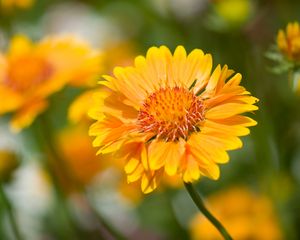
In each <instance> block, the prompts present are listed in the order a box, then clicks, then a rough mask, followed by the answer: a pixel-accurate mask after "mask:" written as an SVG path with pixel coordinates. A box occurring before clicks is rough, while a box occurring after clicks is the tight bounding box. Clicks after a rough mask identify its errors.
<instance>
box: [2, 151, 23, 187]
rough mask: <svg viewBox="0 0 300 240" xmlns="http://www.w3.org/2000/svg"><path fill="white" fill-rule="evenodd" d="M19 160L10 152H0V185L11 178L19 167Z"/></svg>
mask: <svg viewBox="0 0 300 240" xmlns="http://www.w3.org/2000/svg"><path fill="white" fill-rule="evenodd" d="M18 165H19V160H18V158H17V156H16V154H15V153H14V152H12V151H9V150H2V149H1V150H0V183H1V182H2V181H6V180H8V179H9V178H10V176H11V174H12V173H13V171H14V170H15V169H16V168H17V167H18Z"/></svg>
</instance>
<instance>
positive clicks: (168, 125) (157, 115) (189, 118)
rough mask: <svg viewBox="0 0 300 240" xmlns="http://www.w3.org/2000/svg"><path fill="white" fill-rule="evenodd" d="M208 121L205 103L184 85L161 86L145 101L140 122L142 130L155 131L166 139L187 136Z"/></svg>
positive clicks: (159, 136) (171, 139) (185, 137)
mask: <svg viewBox="0 0 300 240" xmlns="http://www.w3.org/2000/svg"><path fill="white" fill-rule="evenodd" d="M203 120H204V104H203V101H202V100H201V99H200V98H199V97H197V96H196V95H195V94H194V93H193V92H191V91H189V90H187V89H185V88H182V87H174V88H170V87H167V88H161V89H159V90H158V91H156V92H154V93H152V94H151V95H149V96H148V97H147V99H146V100H145V101H144V103H143V105H142V107H141V109H140V111H139V114H138V125H139V127H140V130H141V131H142V132H152V133H153V134H154V135H155V136H156V138H159V139H164V140H165V141H167V142H168V141H173V142H174V141H177V140H178V139H179V138H184V139H187V137H188V135H189V134H190V133H191V132H195V131H198V130H199V128H198V127H197V125H198V124H199V123H200V122H202V121H203Z"/></svg>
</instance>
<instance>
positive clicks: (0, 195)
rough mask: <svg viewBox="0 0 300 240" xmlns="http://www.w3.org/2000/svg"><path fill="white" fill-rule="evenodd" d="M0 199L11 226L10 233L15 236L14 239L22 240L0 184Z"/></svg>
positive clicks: (10, 206)
mask: <svg viewBox="0 0 300 240" xmlns="http://www.w3.org/2000/svg"><path fill="white" fill-rule="evenodd" d="M0 197H1V198H2V201H3V203H4V205H5V207H6V209H7V213H8V218H9V222H10V225H11V228H12V231H13V233H14V235H15V239H17V240H22V239H23V238H22V236H21V233H20V230H19V228H18V224H17V221H16V219H15V214H14V212H13V208H12V205H11V203H10V201H9V199H8V197H7V196H6V193H5V191H4V189H3V186H2V184H1V183H0Z"/></svg>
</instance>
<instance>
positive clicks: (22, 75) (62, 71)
mask: <svg viewBox="0 0 300 240" xmlns="http://www.w3.org/2000/svg"><path fill="white" fill-rule="evenodd" d="M100 60H101V56H100V54H99V53H98V52H97V51H95V50H92V49H91V48H90V46H89V45H88V44H87V43H85V42H84V41H82V40H79V39H76V38H75V37H73V36H57V37H48V38H45V39H43V40H41V41H40V42H38V43H32V42H31V41H30V40H29V39H28V38H27V37H25V36H16V37H14V38H13V39H12V41H11V44H10V48H9V50H8V52H7V53H6V54H1V53H0V96H1V99H4V100H3V101H1V103H0V115H1V114H5V113H8V112H13V113H14V114H13V116H12V120H11V126H12V129H13V130H16V131H18V130H20V129H22V128H24V127H26V126H28V125H30V124H31V123H32V122H33V120H34V119H35V117H36V116H37V115H38V114H40V113H41V112H43V111H44V110H45V109H46V107H47V105H48V101H47V98H48V97H49V96H50V95H51V94H53V93H54V92H57V91H59V90H61V89H62V88H63V87H64V86H65V85H66V84H72V85H83V84H87V83H89V82H91V81H95V79H96V77H97V74H98V73H99V69H100Z"/></svg>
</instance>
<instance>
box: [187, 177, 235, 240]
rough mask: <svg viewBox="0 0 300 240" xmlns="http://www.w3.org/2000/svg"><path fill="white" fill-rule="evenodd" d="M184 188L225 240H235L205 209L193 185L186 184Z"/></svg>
mask: <svg viewBox="0 0 300 240" xmlns="http://www.w3.org/2000/svg"><path fill="white" fill-rule="evenodd" d="M184 186H185V188H186V190H187V191H188V193H189V194H190V196H191V198H192V199H193V201H194V203H195V204H196V205H197V207H198V209H199V210H200V212H202V213H203V215H204V216H205V217H206V218H207V219H208V220H209V221H210V222H211V223H212V224H213V225H214V226H215V227H216V228H217V229H218V231H219V232H220V233H221V234H222V236H223V237H224V239H225V240H232V239H233V238H232V237H231V236H230V235H229V233H228V232H227V231H226V229H225V228H224V227H223V225H222V224H221V223H220V222H219V221H218V220H217V219H216V218H215V217H214V216H213V215H212V214H211V213H210V212H209V211H208V209H207V208H206V207H205V205H204V203H203V200H202V199H201V197H200V195H199V193H198V192H197V191H196V189H195V188H194V186H193V185H192V184H191V183H186V182H185V183H184Z"/></svg>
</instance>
